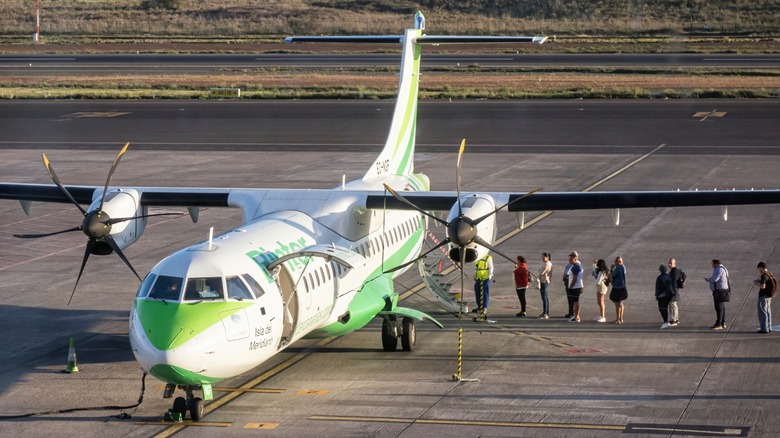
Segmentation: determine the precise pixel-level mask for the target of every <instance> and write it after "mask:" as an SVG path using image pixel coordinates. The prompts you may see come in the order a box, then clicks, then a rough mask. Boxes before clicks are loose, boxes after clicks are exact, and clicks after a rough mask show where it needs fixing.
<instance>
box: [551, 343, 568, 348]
mask: <svg viewBox="0 0 780 438" xmlns="http://www.w3.org/2000/svg"><path fill="white" fill-rule="evenodd" d="M553 345H555V346H556V347H561V348H568V347H573V345H571V344H564V343H563V342H556V343H554V344H553Z"/></svg>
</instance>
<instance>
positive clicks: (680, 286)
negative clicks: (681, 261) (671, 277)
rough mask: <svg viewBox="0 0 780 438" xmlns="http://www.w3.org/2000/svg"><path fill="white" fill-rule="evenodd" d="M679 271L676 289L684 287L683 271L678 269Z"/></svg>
mask: <svg viewBox="0 0 780 438" xmlns="http://www.w3.org/2000/svg"><path fill="white" fill-rule="evenodd" d="M678 270H679V271H680V278H678V279H677V289H682V288H684V287H685V271H683V270H682V269H678Z"/></svg>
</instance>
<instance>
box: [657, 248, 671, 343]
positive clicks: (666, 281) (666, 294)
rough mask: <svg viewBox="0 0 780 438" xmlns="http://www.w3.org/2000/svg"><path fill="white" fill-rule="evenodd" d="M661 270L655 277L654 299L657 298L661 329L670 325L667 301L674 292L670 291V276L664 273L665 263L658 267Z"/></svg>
mask: <svg viewBox="0 0 780 438" xmlns="http://www.w3.org/2000/svg"><path fill="white" fill-rule="evenodd" d="M658 270H659V271H660V272H661V273H660V274H659V275H658V277H656V279H655V299H656V300H658V311H659V312H661V318H663V319H664V323H663V324H661V330H663V329H667V328H669V327H671V326H670V325H669V301H671V299H672V296H673V295H674V293H673V292H672V277H671V276H670V275H669V274H667V273H666V265H663V264H662V265H661V266H659V267H658Z"/></svg>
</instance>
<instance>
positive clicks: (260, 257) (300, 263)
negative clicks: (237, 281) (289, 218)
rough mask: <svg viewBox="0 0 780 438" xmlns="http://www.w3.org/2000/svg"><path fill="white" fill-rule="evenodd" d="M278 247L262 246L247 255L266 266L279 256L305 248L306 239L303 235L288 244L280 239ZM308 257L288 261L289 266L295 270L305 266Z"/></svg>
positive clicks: (277, 242) (277, 243)
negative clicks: (271, 248)
mask: <svg viewBox="0 0 780 438" xmlns="http://www.w3.org/2000/svg"><path fill="white" fill-rule="evenodd" d="M276 245H277V248H276V249H273V250H269V249H266V248H264V247H262V246H261V247H260V248H258V249H256V250H252V251H249V252H248V253H246V255H247V257H249V258H250V259H252V260H254V261H256V262H257V263H258V264H260V265H262V266H265V265H267V264H269V263H271V262H273V261H274V260H276V259H278V258H279V257H282V256H285V255H287V254H290V253H292V252H295V251H300V250H302V249H303V248H305V247H306V239H305V238H304V237H301V238H300V239H298V240H296V241H292V242H288V243H287V244H284V243H282V242H280V241H278V240H277V241H276ZM307 259H308V257H304V258H295V259H292V260H290V261H287V262H285V263H287V267H288V268H290V270H291V271H295V270H296V269H298V268H303V267H304V266H306V263H307V262H308V260H307Z"/></svg>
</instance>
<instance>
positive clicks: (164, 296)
mask: <svg viewBox="0 0 780 438" xmlns="http://www.w3.org/2000/svg"><path fill="white" fill-rule="evenodd" d="M183 281H184V279H183V278H181V277H169V276H167V275H160V276H159V277H157V281H155V282H154V287H152V291H151V292H149V298H156V299H158V300H171V301H179V297H180V296H181V284H182V282H183Z"/></svg>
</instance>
